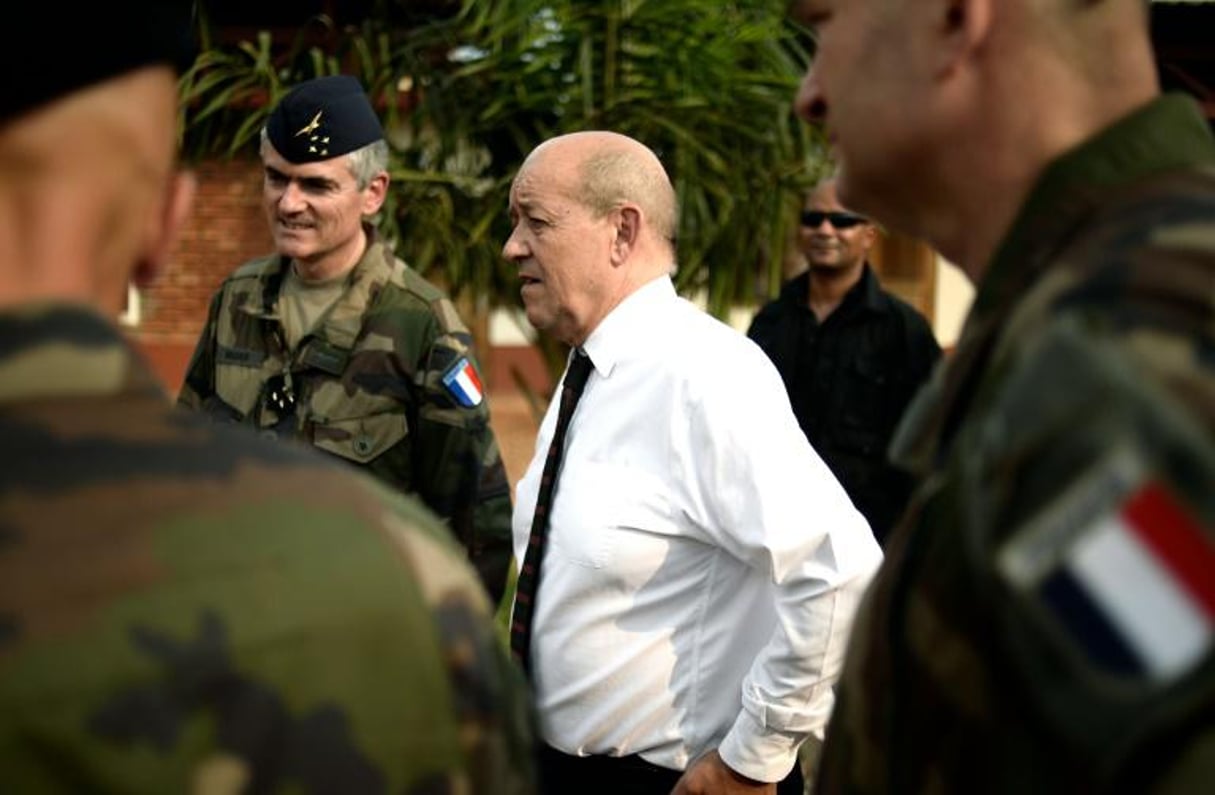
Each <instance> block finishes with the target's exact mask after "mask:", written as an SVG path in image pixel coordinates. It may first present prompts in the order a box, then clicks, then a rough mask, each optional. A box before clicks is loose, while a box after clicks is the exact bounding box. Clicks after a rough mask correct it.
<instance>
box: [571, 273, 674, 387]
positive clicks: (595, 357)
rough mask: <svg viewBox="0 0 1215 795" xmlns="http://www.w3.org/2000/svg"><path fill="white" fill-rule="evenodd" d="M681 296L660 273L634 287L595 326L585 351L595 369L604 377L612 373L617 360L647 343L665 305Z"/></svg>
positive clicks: (669, 280) (587, 340)
mask: <svg viewBox="0 0 1215 795" xmlns="http://www.w3.org/2000/svg"><path fill="white" fill-rule="evenodd" d="M677 297H678V296H677V295H676V293H675V285H674V284H673V283H672V282H671V277H670V276H659V277H657V278H655V279H653V280H651V281H649V282H646V283H645V284H644V285H642V286H641V287H639V288H637V289H636V290H634V291H633V292H632V293H631V294H630V295H628V296H627V297H625V299H624V300H623V301H621V302H620V303H619V304H617V305H616V308H615V309H613V310H612V311H611V312H609V313H608V314H607V317H605V318H604V319H603V320H601V321H599V325H598V326H596V327H595V329H594V331H592V332H591V334H590V336H589V337H587V339H586V342H584V343H583V344H582V350H583V351H584V352H585V353H586V355H587V356H589V357H590V359H591V364H593V365H594V366H595V372H596V373H598V374H599V375H600V376H601V377H603V378H608V377H610V376H611V374H612V370H613V368H615V366H616V363H617V362H619V361H621V360H623V359H624V358H626V357H627V356H629V355H630V354H631V353H632V352H634V351H636V350H637V346H640V345H644V344H645V338H646V337H647V336H649V335H650V334H652V333H654V328H655V326H656V325H657V323H656V322H655V320H656V319H660V318H661V309H660V308H661V306H662V305H663V304H664V303H667V302H668V301H670V300H671V299H673V298H677Z"/></svg>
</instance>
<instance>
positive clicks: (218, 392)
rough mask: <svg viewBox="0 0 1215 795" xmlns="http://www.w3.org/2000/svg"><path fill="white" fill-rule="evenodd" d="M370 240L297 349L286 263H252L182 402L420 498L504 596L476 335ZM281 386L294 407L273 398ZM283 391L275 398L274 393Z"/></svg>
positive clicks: (504, 551) (213, 319)
mask: <svg viewBox="0 0 1215 795" xmlns="http://www.w3.org/2000/svg"><path fill="white" fill-rule="evenodd" d="M368 234H369V236H370V238H369V239H370V243H369V245H368V247H367V251H366V253H365V254H364V255H363V258H362V259H361V260H360V261H359V263H358V264H357V265H355V268H354V271H353V272H352V274H351V281H350V285H349V287H348V288H347V290H346V292H345V293H344V294H343V295H342V297H341V298H339V299H338V302H337V304H336V305H335V306H334V307H333V308H332V309H331V310H330V311H329V312H328V313H327V314H326V315H325V316H324V317H323V318H322V319H321V321H320V322H318V324H317V328H315V329H314V330H313V331H312V332H311V333H310V334H308V335H307V336H305V337H304V338H303V339H302V340H301V341H300V344H299V345H298V346H296V349H295V350H293V351H292V350H288V349H287V346H286V343H285V342H284V339H285V338H284V335H283V332H282V326H281V325H280V314H279V309H278V300H279V289H280V286H281V284H282V280H283V277H284V276H285V274H286V269H287V267H288V262H287V261H286V260H285V259H284V258H283V257H280V256H270V257H265V258H261V259H256V260H253V261H252V262H249V263H246V264H245V265H243V266H242V267H240V268H239V269H237V270H236V272H235V273H233V274H232V275H231V276H229V277H228V279H227V280H226V281H225V282H224V283H223V285H221V287H220V289H219V290H218V291H217V292H216V294H215V296H214V298H213V299H212V301H211V306H210V310H209V312H208V316H207V323H206V326H205V328H204V329H203V331H202V334H201V336H200V338H199V342H198V346H197V348H196V349H195V351H194V356H193V359H192V360H191V362H190V365H189V369H188V371H187V373H186V378H185V383H184V385H183V386H182V389H181V392H180V394H179V395H178V404H179V405H181V406H185V407H187V408H190V409H195V410H198V411H202V412H205V413H206V414H208V415H210V416H211V417H212V418H214V419H217V420H220V421H232V422H242V423H245V424H249V425H252V426H254V427H257V428H261V429H266V430H268V431H272V432H275V433H278V434H280V435H282V436H285V437H290V438H296V439H301V440H304V441H306V442H308V443H311V444H312V445H314V446H315V447H317V448H319V449H321V450H324V451H325V452H327V453H330V454H333V455H335V456H338V457H339V458H341V459H343V460H345V461H347V462H349V463H351V464H353V465H355V466H357V467H360V468H362V469H365V470H367V471H368V472H370V473H371V474H373V475H375V476H376V477H378V478H379V479H381V480H382V481H384V482H385V483H387V484H389V485H390V486H392V487H393V488H395V489H398V490H399V491H401V492H403V493H406V494H416V495H418V496H419V497H421V499H422V501H423V502H425V503H426V504H427V505H428V506H429V507H430V508H431V509H432V510H434V511H435V513H437V514H439V516H441V517H442V518H443V519H445V520H446V521H447V522H448V523H449V524H450V526H451V528H452V530H453V532H454V533H455V535H456V537H457V538H458V539H459V540H460V542H461V543H462V544H463V545H464V546H465V548H466V549H467V550H468V555H469V559H470V560H472V562H473V565H474V566H475V567H476V569H477V571H478V572H479V574H480V575H481V580H482V582H483V583H484V584H485V586H486V589H487V590H488V591H489V594H490V597H491V599H492V600H494V601H495V602H496V601H498V600H499V599H500V598H501V596H502V594H503V591H504V590H505V585H506V576H507V568H508V567H509V565H510V556H511V546H510V513H511V505H510V486H509V483H508V482H507V478H506V470H505V468H504V467H503V465H502V459H501V456H500V455H499V452H498V444H497V441H496V440H495V438H494V433H493V429H492V427H491V426H490V422H489V406H488V404H487V402H486V400H485V399H484V396H483V395H481V394H479V389H476V387H475V386H474V388H473V391H471V392H470V391H468V390H462V386H461V385H462V384H463V385H467V383H468V381H467V379H472V380H473V381H474V382H475V383H479V375H478V374H477V371H478V366H477V363H476V361H475V359H474V357H473V352H472V349H471V343H472V340H471V337H470V335H469V333H468V330H467V329H466V327H465V326H464V324H463V322H461V320H460V318H459V316H458V315H457V314H456V310H455V307H454V306H452V304H451V301H449V300H448V299H447V298H446V297H445V296H444V295H443V294H442V293H441V292H440V291H439V290H438V289H437V288H435V287H434V286H433V285H431V284H430V283H428V282H427V281H426V280H425V279H423V278H422V277H421V276H419V275H418V274H417V272H415V271H414V270H412V269H411V268H409V267H408V266H406V265H405V263H403V262H401V261H400V260H399V259H397V258H396V257H394V256H393V253H392V251H391V249H389V248H388V246H387V245H385V244H384V243H383V242H381V241H379V240H377V239H376V237H375V235H374V232H372V231H371V230H370V228H369V229H368ZM284 389H286V390H289V391H290V392H291V393H292V395H293V397H294V401H295V406H294V408H293V409H292V408H287V409H280V408H279V407H278V406H276V404H275V401H274V399H273V398H275V397H278V396H279V394H281V393H282V392H283V391H284ZM276 393H278V394H276Z"/></svg>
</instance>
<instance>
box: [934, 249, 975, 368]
mask: <svg viewBox="0 0 1215 795" xmlns="http://www.w3.org/2000/svg"><path fill="white" fill-rule="evenodd" d="M974 297H975V291H974V287H972V286H971V284H970V280H969V279H967V278H966V276H965V274H963V273H962V271H961V270H960V269H958V267H957V266H955V265H954V264H953V263H951V262H949V261H948V260H946V259H944V258H943V257H937V289H936V302H935V305H934V307H933V313H932V318H933V322H932V327H933V331H934V332H936V335H937V342H939V343H941V347H942V348H951V347H953V345H954V344H955V343H956V342H957V341H958V334H959V333H960V332H961V330H962V322H963V321H964V320H965V319H966V313H967V312H969V311H970V303H971V301H973V300H974Z"/></svg>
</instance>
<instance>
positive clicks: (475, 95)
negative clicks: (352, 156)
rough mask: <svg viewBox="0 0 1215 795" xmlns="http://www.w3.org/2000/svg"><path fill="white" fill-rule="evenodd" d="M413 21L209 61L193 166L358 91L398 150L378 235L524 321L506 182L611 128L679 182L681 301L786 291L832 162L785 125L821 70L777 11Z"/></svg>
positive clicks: (708, 8) (303, 36)
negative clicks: (330, 81) (320, 90)
mask: <svg viewBox="0 0 1215 795" xmlns="http://www.w3.org/2000/svg"><path fill="white" fill-rule="evenodd" d="M388 5H393V4H388ZM408 5H409V3H407V2H405V0H398V2H397V3H395V6H397V7H398V15H397V18H396V23H395V24H394V23H393V22H392V21H391V20H390V17H391V16H392V15H390V14H382V15H380V17H377V18H373V19H368V20H366V21H365V22H363V23H362V24H360V25H358V26H357V27H351V28H347V29H344V30H341V31H329V34H330V35H328V36H327V37H326V39H325V44H324V46H319V45H317V44H316V43H315V41H310V39H309V35H310V34H309V33H308V31H301V32H300V33H299V35H298V38H297V41H296V42H295V43H294V44H292V45H291V46H288V47H283V46H281V45H280V46H279V47H278V48H277V50H278V51H277V52H276V48H275V46H273V44H272V41H271V38H270V36H269V35H268V34H262V35H260V36H259V37H258V38H257V40H256V41H251V42H243V43H242V44H240V45H239V46H238V47H224V48H220V47H209V48H207V49H206V50H205V51H204V52H203V53H202V55H201V56H200V57H199V59H198V62H197V63H196V64H195V66H194V68H193V70H191V72H190V73H189V74H187V75H186V76H185V77H184V78H183V80H182V98H183V108H184V112H183V125H184V127H183V143H184V147H185V150H186V151H187V152H188V153H189V154H190V155H191V156H194V157H200V156H215V155H225V156H227V155H234V154H238V153H253V152H255V151H256V150H255V146H256V140H257V135H258V131H259V129H260V127H261V125H262V123H263V122H264V121H265V115H266V112H267V110H268V108H269V107H270V105H271V104H272V103H273V102H274V101H275V100H276V99H277V98H278V97H279V96H280V95H281V94H282V92H283V91H284V90H286V88H288V87H290V85H292V84H294V83H295V82H297V81H298V80H300V79H304V78H307V77H311V76H313V75H317V74H332V73H336V72H339V71H344V72H347V73H351V74H355V75H358V76H359V77H360V78H361V79H362V80H363V82H364V85H366V86H367V87H368V89H369V91H370V93H371V94H372V96H373V97H375V98H376V99H377V100H378V101H379V102H380V103H381V105H382V107H383V110H384V116H385V121H386V127H387V129H388V130H389V138H390V141H391V143H392V144H393V151H394V160H393V166H392V190H391V194H392V195H391V197H390V201H389V202H388V204H387V206H386V209H385V212H384V215H383V219H382V225H383V227H384V231H385V232H386V233H387V234H388V235H389V236H390V237H392V238H394V239H395V240H397V242H398V250H399V251H400V253H401V255H402V256H403V257H404V258H405V259H406V260H408V261H409V262H410V263H411V264H413V265H414V266H415V267H416V268H418V269H419V270H421V271H422V272H423V273H427V274H428V275H430V276H432V277H434V278H437V279H438V280H439V281H441V282H442V283H444V284H446V285H447V286H448V287H449V288H450V289H451V290H452V291H453V292H454V293H456V294H459V293H460V292H462V291H465V290H470V291H472V294H473V295H475V296H478V297H479V298H482V299H485V300H487V301H488V302H489V304H491V305H503V304H505V305H512V304H515V303H517V301H518V291H517V284H516V281H515V273H514V268H513V266H511V265H510V264H509V263H507V262H505V261H504V260H503V259H502V256H501V246H502V243H503V242H504V241H505V240H506V237H507V235H508V234H509V224H508V221H507V215H506V207H507V195H508V191H509V187H510V180H511V178H512V177H513V176H514V173H515V171H516V170H517V169H518V167H519V165H520V163H521V162H522V160H523V157H524V156H525V155H526V153H527V152H528V151H530V150H531V149H532V147H534V146H535V145H536V144H538V143H539V142H540V141H542V140H544V139H545V138H547V137H550V136H553V135H557V134H560V133H564V132H572V131H576V130H586V129H612V130H616V131H618V132H622V133H625V134H627V135H631V136H633V137H635V138H637V139H639V140H641V141H643V142H645V143H646V144H648V145H649V146H650V147H651V148H653V149H654V150H655V152H657V153H658V155H659V156H660V157H661V158H662V160H663V162H664V163H665V165H666V167H667V170H668V171H669V173H670V174H671V176H672V179H673V180H674V183H675V186H676V189H677V192H678V195H679V200H680V206H681V218H680V228H679V260H680V262H679V266H680V267H679V271H678V275H677V286H678V288H679V289H680V291H681V292H683V293H685V294H691V293H696V294H698V295H703V296H706V297H707V300H708V307H709V310H710V311H711V312H713V313H715V314H718V315H724V313H725V312H726V311H727V310H728V309H729V307H730V306H731V305H732V304H734V303H735V302H737V301H740V300H741V301H747V300H752V299H754V298H756V297H757V296H763V295H771V294H773V293H774V292H775V290H776V288H777V287H778V285H779V281H780V276H781V270H782V259H783V257H784V254H785V246H786V241H787V240H789V239H790V232H791V227H790V224H792V223H793V220H794V215H795V213H794V208H795V207H796V205H797V202H798V200H799V193H800V191H801V190H802V189H803V188H804V187H805V185H806V184H808V183H809V182H811V181H813V180H814V179H815V178H816V177H817V176H819V174H820V173H821V170H822V164H823V162H824V157H823V153H822V150H821V147H820V146H819V143H818V141H817V139H816V138H815V134H814V133H813V131H812V130H811V129H810V128H809V127H808V126H806V125H804V124H801V123H800V122H798V121H797V120H796V119H795V118H794V117H793V114H792V100H793V96H794V92H795V90H796V86H797V82H798V80H799V79H800V77H801V75H802V73H803V71H804V68H805V65H806V63H807V60H808V57H809V56H808V53H807V51H806V49H805V47H804V46H803V39H802V38H800V37H799V35H798V31H797V30H795V28H794V27H793V26H792V24H791V23H789V22H787V21H786V19H785V14H784V11H785V6H786V3H785V0H735V1H733V2H731V1H730V0H550V1H547V2H546V1H545V0H495V1H493V2H487V1H486V0H461V2H460V3H459V4H458V9H453V10H454V13H448V14H446V15H445V16H444V17H442V18H432V19H429V20H418V19H417V18H416V15H415V17H414V18H413V19H411V20H410V23H411V24H410V25H409V26H408V27H407V28H403V27H402V26H401V25H400V15H399V9H400V8H404V7H406V6H408ZM204 24H205V21H204ZM315 38H316V36H315V35H313V36H312V39H313V40H315ZM399 89H400V90H399Z"/></svg>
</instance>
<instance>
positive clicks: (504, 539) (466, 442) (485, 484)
mask: <svg viewBox="0 0 1215 795" xmlns="http://www.w3.org/2000/svg"><path fill="white" fill-rule="evenodd" d="M432 306H433V307H434V311H435V315H436V318H437V319H438V325H437V326H436V327H435V329H434V331H435V336H434V338H433V341H432V342H431V344H430V345H429V346H427V348H426V349H425V350H424V352H423V354H422V355H423V361H422V362H421V363H420V365H419V373H418V380H419V382H420V383H421V390H420V398H419V406H418V411H417V418H416V420H417V421H416V428H415V429H414V448H413V449H414V461H415V463H414V467H413V470H414V472H415V473H416V488H417V491H418V494H419V495H420V496H421V497H422V499H423V501H424V502H426V504H427V505H429V506H430V507H431V508H432V509H433V510H435V511H436V512H437V513H438V514H439V515H440V516H442V517H444V518H445V519H447V520H448V521H449V522H450V524H451V528H452V531H453V533H454V534H455V536H456V538H458V539H459V540H460V541H461V542H462V543H463V544H464V546H465V547H466V548H467V550H468V556H469V559H470V560H471V561H472V564H473V566H474V567H475V568H476V570H477V573H478V574H479V575H480V577H481V581H482V583H484V585H485V588H486V590H487V591H488V592H489V595H490V598H491V599H492V600H494V602H497V601H499V600H500V599H501V598H502V596H503V593H504V592H505V590H506V578H507V570H508V569H509V568H510V560H511V555H512V551H513V550H512V545H511V527H510V522H511V500H510V483H509V481H508V480H507V477H506V468H505V466H504V465H503V463H502V456H501V454H500V452H499V450H498V442H497V439H496V437H495V436H494V431H493V427H492V426H491V424H490V413H489V403H488V396H487V395H486V394H485V390H484V387H483V386H482V383H483V381H482V375H481V367H480V365H479V363H478V362H477V359H476V356H475V354H474V352H473V349H472V338H471V335H469V333H468V332H467V331H466V330H465V326H464V324H463V323H462V322H461V321H460V320H459V318H458V317H456V314H455V313H456V310H455V307H454V306H453V305H452V304H451V302H450V301H449V300H447V299H446V298H440V299H437V300H435V301H434V302H433V304H432Z"/></svg>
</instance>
